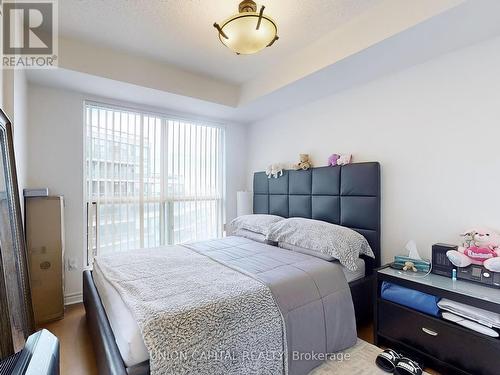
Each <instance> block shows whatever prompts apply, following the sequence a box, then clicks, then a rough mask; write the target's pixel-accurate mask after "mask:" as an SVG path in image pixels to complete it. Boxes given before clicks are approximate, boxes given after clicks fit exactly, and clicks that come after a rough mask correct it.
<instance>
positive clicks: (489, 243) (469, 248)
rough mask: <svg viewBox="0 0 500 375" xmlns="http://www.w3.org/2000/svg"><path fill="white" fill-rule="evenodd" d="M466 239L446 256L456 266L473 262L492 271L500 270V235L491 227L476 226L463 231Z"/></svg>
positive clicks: (465, 265)
mask: <svg viewBox="0 0 500 375" xmlns="http://www.w3.org/2000/svg"><path fill="white" fill-rule="evenodd" d="M461 236H462V237H464V241H463V243H462V245H461V246H459V247H458V249H457V250H449V251H447V252H446V256H447V257H448V259H449V260H450V262H451V263H453V265H454V266H456V267H467V266H469V265H471V264H476V265H480V266H484V268H486V269H488V270H489V271H492V272H500V235H499V234H498V233H496V232H494V231H492V230H491V229H487V228H475V229H470V230H468V231H466V232H465V233H462V235H461Z"/></svg>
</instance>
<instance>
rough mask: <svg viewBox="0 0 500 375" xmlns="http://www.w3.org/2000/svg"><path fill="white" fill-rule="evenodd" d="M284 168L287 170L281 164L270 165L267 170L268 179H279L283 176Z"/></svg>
mask: <svg viewBox="0 0 500 375" xmlns="http://www.w3.org/2000/svg"><path fill="white" fill-rule="evenodd" d="M284 168H285V167H284V165H283V164H279V163H274V164H271V165H269V166H268V167H267V168H266V175H267V178H271V177H274V178H278V177H281V176H283V169H284Z"/></svg>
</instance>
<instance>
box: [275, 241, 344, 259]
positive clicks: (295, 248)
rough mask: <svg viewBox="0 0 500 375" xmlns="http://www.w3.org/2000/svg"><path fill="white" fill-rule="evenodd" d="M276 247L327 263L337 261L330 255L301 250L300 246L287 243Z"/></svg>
mask: <svg viewBox="0 0 500 375" xmlns="http://www.w3.org/2000/svg"><path fill="white" fill-rule="evenodd" d="M278 247H281V248H282V249H287V250H291V251H296V252H297V253H302V254H306V255H311V256H313V257H316V258H320V259H323V260H326V261H327V262H332V261H334V260H337V259H336V258H334V257H332V256H331V255H330V254H323V253H321V252H319V251H315V250H309V249H306V248H303V247H300V246H295V245H290V244H289V243H286V242H278Z"/></svg>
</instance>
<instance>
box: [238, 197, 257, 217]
mask: <svg viewBox="0 0 500 375" xmlns="http://www.w3.org/2000/svg"><path fill="white" fill-rule="evenodd" d="M251 214H253V194H252V192H250V191H238V192H237V193H236V215H237V216H243V215H251Z"/></svg>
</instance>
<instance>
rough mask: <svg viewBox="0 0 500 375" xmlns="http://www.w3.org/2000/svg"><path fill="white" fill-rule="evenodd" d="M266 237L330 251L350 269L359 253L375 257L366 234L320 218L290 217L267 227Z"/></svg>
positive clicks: (329, 252)
mask: <svg viewBox="0 0 500 375" xmlns="http://www.w3.org/2000/svg"><path fill="white" fill-rule="evenodd" d="M267 239H268V240H270V241H275V242H278V243H280V242H282V243H286V244H288V245H293V246H298V247H301V248H302V249H307V250H309V251H313V252H317V253H321V254H323V255H330V256H332V257H333V258H335V259H338V260H339V262H340V263H341V264H342V265H343V266H344V267H346V268H347V269H349V270H351V271H356V270H357V268H358V267H357V265H356V259H358V258H359V256H360V255H367V256H369V257H372V258H375V255H374V254H373V251H372V249H371V248H370V245H369V244H368V241H367V240H366V238H365V237H364V236H363V235H361V234H359V233H358V232H355V231H353V230H352V229H349V228H346V227H342V226H340V225H335V224H330V223H327V222H324V221H319V220H312V219H304V218H291V219H284V220H281V221H279V222H277V223H275V224H273V226H272V227H271V230H270V231H269V233H268V235H267Z"/></svg>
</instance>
